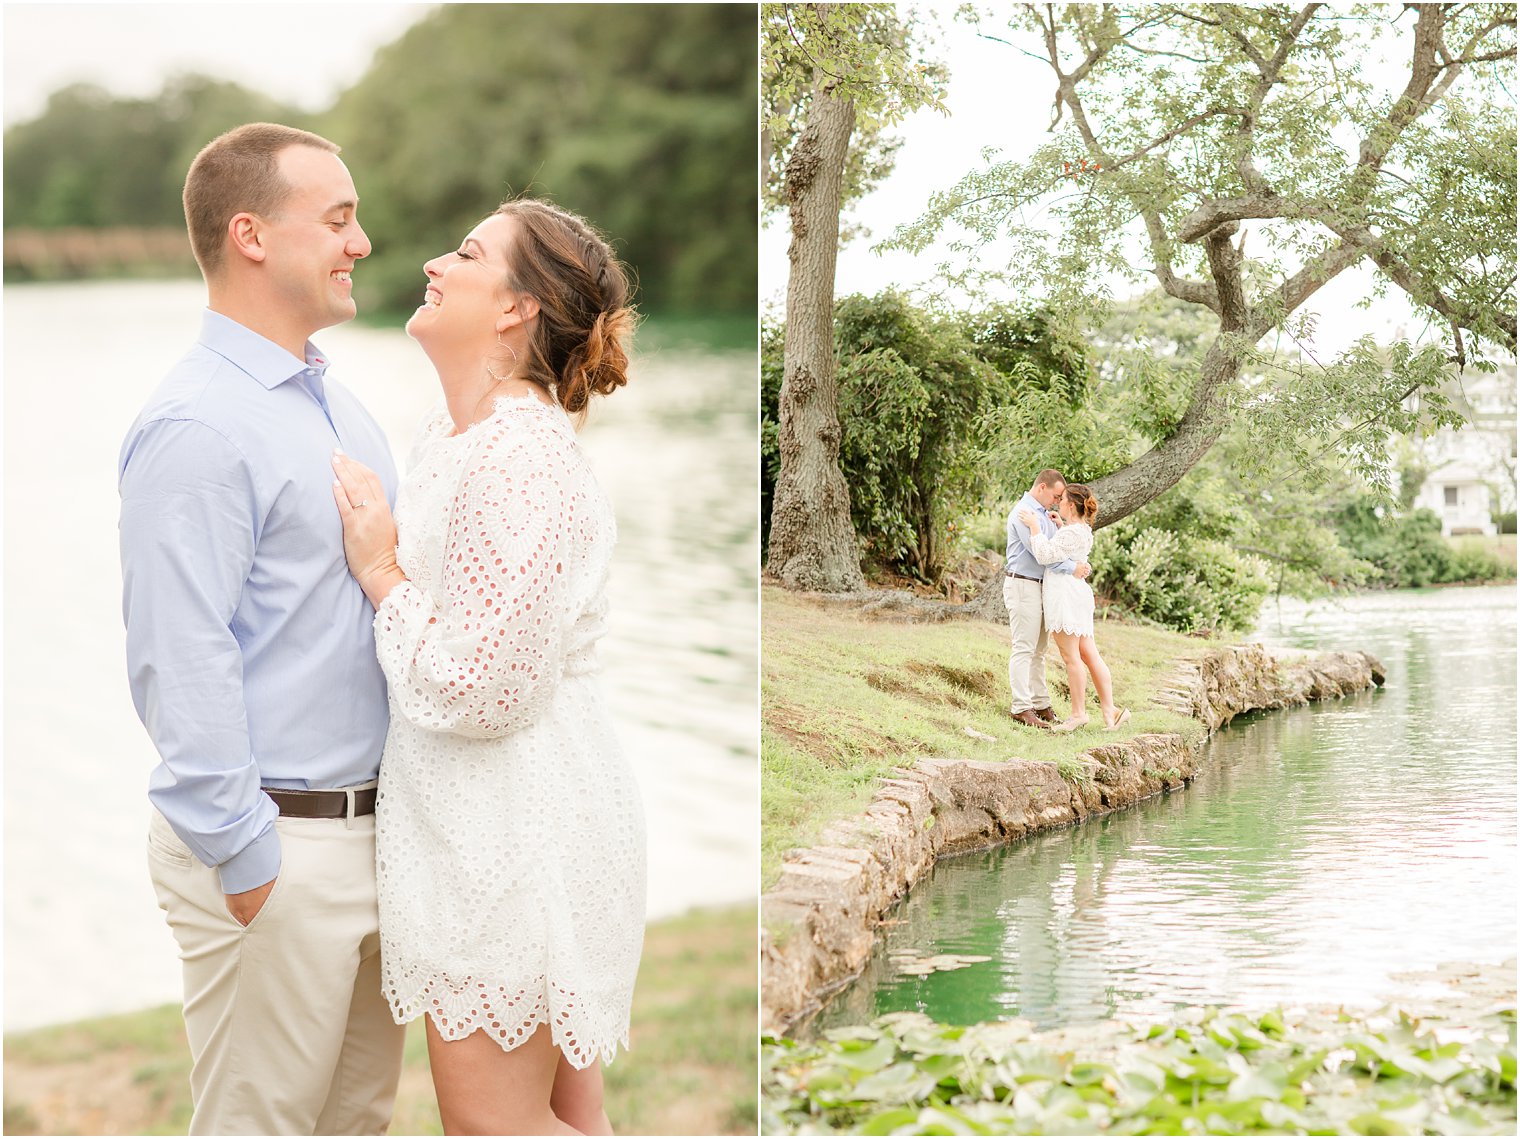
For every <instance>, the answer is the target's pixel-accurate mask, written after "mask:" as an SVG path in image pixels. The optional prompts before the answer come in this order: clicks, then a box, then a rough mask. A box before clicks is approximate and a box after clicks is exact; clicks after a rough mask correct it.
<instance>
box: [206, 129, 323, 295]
mask: <svg viewBox="0 0 1520 1139" xmlns="http://www.w3.org/2000/svg"><path fill="white" fill-rule="evenodd" d="M291 146H310V147H314V148H316V149H317V150H325V151H327V152H328V153H329V154H337V153H338V151H339V149H340V147H339V146H338V145H337V143H334V142H329V141H328V140H327V139H325V138H323V137H322V136H321V135H317V134H312V133H311V132H310V131H303V130H297V129H296V128H295V127H286V126H281V125H280V124H279V123H248V124H246V125H244V126H240V127H237V128H235V129H234V130H230V131H228V132H227V133H226V134H224V135H221V136H219V137H217V138H215V139H213V140H212V141H211V142H209V143H207V144H206V146H205V147H204V148H202V150H201V152H200V153H199V154H197V155H196V156H195V161H194V162H192V163H191V164H190V173H189V174H188V175H187V176H186V177H185V225H186V227H187V228H188V229H189V231H190V248H191V249H192V250H193V251H194V253H195V260H196V262H197V264H199V265H200V267H201V273H202V274H203V275H204V276H205V277H206V278H207V279H208V280H209V279H210V277H211V276H212V274H213V273H215V272H216V271H217V270H218V269H220V268H221V267H222V263H223V261H224V260H225V257H226V253H225V250H226V238H227V223H228V222H229V221H231V220H232V218H233V215H235V214H240V213H243V212H244V211H246V212H248V213H252V214H264V215H266V216H268V215H273V214H275V213H276V212H278V210H279V209H280V207H281V206H283V205H284V204H285V199H286V198H287V197H289V195H290V191H291V189H292V187H291V185H290V183H288V182H287V181H285V179H284V178H283V177H281V176H280V152H281V151H282V150H284V149H286V148H287V147H291Z"/></svg>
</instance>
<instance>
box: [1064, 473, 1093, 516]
mask: <svg viewBox="0 0 1520 1139" xmlns="http://www.w3.org/2000/svg"><path fill="white" fill-rule="evenodd" d="M1066 501H1067V502H1069V503H1071V504H1072V505H1073V506H1075V507H1076V508H1077V518H1078V520H1079V521H1082V522H1086V523H1087V524H1088V525H1089V526H1091V525H1092V524H1093V523H1094V522H1096V521H1097V520H1098V500H1097V499H1096V498H1094V497H1093V492H1092V491H1091V490H1089V489H1088V488H1087V487H1085V486H1083V485H1082V484H1081V483H1079V482H1069V483H1067V484H1066Z"/></svg>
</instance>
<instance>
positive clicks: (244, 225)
mask: <svg viewBox="0 0 1520 1139" xmlns="http://www.w3.org/2000/svg"><path fill="white" fill-rule="evenodd" d="M261 225H262V223H261V222H260V220H259V219H258V218H257V217H256V216H254V215H253V214H250V213H241V214H233V215H232V220H231V221H229V222H228V223H227V237H228V240H229V241H230V242H231V248H232V252H234V253H236V254H239V255H240V256H243V257H246V258H247V259H248V260H250V261H263V260H264V258H265V257H266V256H268V250H266V249H265V248H264V238H263V234H262V233H261V232H260V227H261Z"/></svg>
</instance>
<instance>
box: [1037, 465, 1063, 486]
mask: <svg viewBox="0 0 1520 1139" xmlns="http://www.w3.org/2000/svg"><path fill="white" fill-rule="evenodd" d="M1056 483H1060V484H1061V485H1062V486H1065V485H1066V476H1065V475H1063V474H1062V473H1061V472H1060V471H1053V470H1051V469H1050V468H1049V467H1046V468H1045V469H1044V470H1043V471H1041V472H1040V473H1039V474H1037V475H1035V476H1034V485H1035V486H1055V485H1056Z"/></svg>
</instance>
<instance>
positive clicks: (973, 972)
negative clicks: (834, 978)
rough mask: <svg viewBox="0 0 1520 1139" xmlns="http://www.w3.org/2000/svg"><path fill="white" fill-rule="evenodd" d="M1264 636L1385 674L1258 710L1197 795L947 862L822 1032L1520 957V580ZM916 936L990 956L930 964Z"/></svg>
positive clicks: (1329, 985)
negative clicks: (909, 965) (1372, 662)
mask: <svg viewBox="0 0 1520 1139" xmlns="http://www.w3.org/2000/svg"><path fill="white" fill-rule="evenodd" d="M1262 639H1265V640H1269V641H1274V642H1277V643H1281V644H1291V645H1297V646H1302V647H1320V648H1331V647H1334V648H1348V647H1358V648H1365V649H1367V650H1368V651H1370V652H1373V653H1374V654H1375V655H1377V656H1378V657H1379V658H1380V659H1382V661H1383V663H1384V664H1385V666H1386V667H1387V669H1388V683H1387V686H1386V688H1385V689H1383V690H1381V691H1377V692H1372V693H1364V694H1361V695H1358V696H1355V697H1350V698H1347V699H1344V700H1338V701H1333V702H1329V703H1324V704H1320V705H1316V706H1314V707H1311V708H1303V709H1296V710H1291V711H1286V712H1275V713H1264V714H1258V715H1253V716H1250V717H1245V718H1243V719H1242V720H1239V721H1237V722H1236V723H1235V724H1234V725H1231V726H1230V727H1229V728H1227V729H1226V730H1224V731H1222V732H1221V733H1219V734H1218V735H1217V736H1216V737H1215V739H1214V741H1213V742H1212V743H1211V744H1210V745H1209V754H1208V755H1207V756H1206V758H1205V764H1204V772H1203V774H1202V775H1201V776H1200V777H1199V778H1198V779H1197V780H1196V781H1195V782H1194V783H1193V784H1192V785H1191V786H1190V787H1189V788H1188V789H1187V790H1185V791H1183V792H1179V793H1176V794H1172V795H1168V796H1165V797H1161V798H1158V799H1155V800H1152V801H1150V802H1147V803H1144V804H1141V805H1139V806H1137V807H1135V808H1132V809H1130V810H1128V811H1124V812H1120V813H1118V814H1115V815H1111V816H1108V817H1106V818H1103V819H1098V820H1094V821H1092V822H1090V823H1087V824H1083V825H1081V826H1078V827H1075V828H1070V829H1067V830H1064V831H1059V832H1054V833H1049V834H1045V835H1041V836H1037V837H1035V838H1034V839H1032V840H1028V841H1024V842H1021V843H1017V844H1015V845H1013V846H1010V847H1005V848H1003V849H1001V850H995V851H988V852H983V853H979V854H972V855H967V856H962V857H959V858H954V859H948V860H946V861H944V862H942V863H940V865H939V866H937V867H936V868H935V870H934V872H933V874H932V875H931V877H930V878H929V879H928V880H926V881H925V882H924V883H921V884H920V885H919V886H918V887H917V888H916V889H915V891H914V893H913V895H912V896H911V897H910V898H908V899H906V900H905V901H904V903H903V904H902V905H900V906H899V907H898V909H897V910H896V911H895V912H894V913H893V914H891V915H889V920H890V921H891V922H892V923H894V924H890V925H888V926H886V927H885V929H884V933H885V936H884V937H882V938H881V941H880V944H879V945H878V949H877V953H876V954H875V956H874V957H873V959H872V960H871V962H870V964H869V966H868V967H867V969H866V971H865V973H864V975H863V976H862V977H861V978H860V980H859V981H857V982H856V983H855V984H853V985H852V986H850V987H849V988H848V989H846V990H845V991H844V992H842V993H841V994H839V995H838V996H837V997H836V998H835V999H834V1001H833V1002H832V1003H831V1004H830V1006H829V1007H828V1008H827V1009H826V1010H825V1012H824V1013H823V1014H822V1016H821V1017H820V1018H819V1019H818V1023H817V1024H815V1025H814V1026H812V1027H814V1028H816V1027H820V1026H835V1025H840V1024H848V1023H860V1022H863V1021H866V1020H869V1019H870V1018H871V1017H873V1016H876V1015H880V1014H881V1013H885V1012H891V1011H898V1010H904V1009H914V1010H918V1011H922V1012H925V1013H927V1014H928V1015H930V1016H932V1017H934V1018H935V1019H936V1020H940V1021H945V1022H949V1023H963V1024H964V1023H975V1022H979V1021H984V1020H990V1019H997V1018H1002V1017H1010V1016H1020V1017H1025V1018H1028V1019H1031V1020H1033V1021H1035V1022H1036V1023H1037V1024H1039V1025H1041V1026H1054V1025H1059V1024H1066V1023H1073V1022H1081V1021H1090V1020H1098V1019H1102V1018H1106V1017H1110V1016H1115V1015H1121V1014H1122V1015H1132V1014H1136V1015H1148V1014H1155V1013H1162V1012H1165V1011H1167V1010H1168V1009H1170V1007H1171V1006H1173V1005H1175V1004H1237V1003H1239V1004H1252V1005H1260V1004H1266V1003H1276V1002H1287V1003H1301V1002H1302V1003H1308V1002H1315V1003H1317V1002H1333V1001H1344V1002H1350V1003H1373V1002H1375V1001H1377V1000H1379V999H1381V998H1385V997H1387V996H1389V995H1392V994H1393V993H1394V992H1396V991H1398V990H1399V988H1400V986H1401V985H1404V984H1405V982H1403V981H1401V980H1399V979H1398V976H1397V975H1398V974H1401V973H1403V972H1405V971H1409V970H1417V969H1428V968H1431V967H1434V966H1435V965H1437V964H1439V963H1441V962H1444V961H1451V960H1459V959H1466V960H1488V961H1499V960H1503V959H1504V958H1506V957H1509V956H1512V955H1513V954H1514V952H1515V948H1514V946H1515V929H1516V907H1515V900H1514V899H1515V891H1514V870H1515V861H1516V860H1515V851H1516V846H1515V756H1516V741H1515V715H1516V675H1515V591H1514V588H1513V587H1500V588H1489V589H1461V590H1445V591H1424V592H1408V593H1400V594H1381V595H1371V596H1366V597H1359V598H1355V599H1353V600H1352V601H1350V602H1349V603H1346V604H1344V605H1341V606H1337V607H1328V606H1319V607H1314V608H1306V607H1303V606H1296V607H1293V608H1289V609H1285V611H1284V614H1283V624H1282V625H1281V626H1280V627H1279V626H1278V625H1277V624H1276V622H1275V621H1274V622H1272V623H1270V624H1269V625H1268V626H1267V627H1265V628H1264V629H1263V632H1262ZM908 952H911V953H915V954H920V955H929V954H951V953H956V954H976V955H984V956H988V957H991V958H992V960H991V961H988V962H986V963H982V964H976V965H972V966H970V967H968V968H964V969H960V970H956V971H953V972H941V973H935V974H931V975H930V976H928V977H916V976H913V975H911V974H904V973H902V972H900V971H899V970H898V969H897V967H896V965H895V964H894V963H893V962H892V961H891V960H890V955H891V954H893V953H908Z"/></svg>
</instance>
